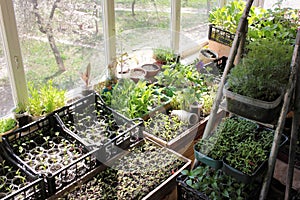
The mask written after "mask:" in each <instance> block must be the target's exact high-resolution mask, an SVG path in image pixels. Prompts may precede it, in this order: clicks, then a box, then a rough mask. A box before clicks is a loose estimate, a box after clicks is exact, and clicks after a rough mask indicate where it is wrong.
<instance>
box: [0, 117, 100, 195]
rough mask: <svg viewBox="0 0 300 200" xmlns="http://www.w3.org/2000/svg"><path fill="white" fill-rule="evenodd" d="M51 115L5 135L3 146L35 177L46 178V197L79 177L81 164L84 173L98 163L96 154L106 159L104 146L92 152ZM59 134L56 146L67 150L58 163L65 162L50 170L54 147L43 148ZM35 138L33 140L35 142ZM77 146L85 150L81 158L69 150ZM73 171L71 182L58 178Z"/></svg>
mask: <svg viewBox="0 0 300 200" xmlns="http://www.w3.org/2000/svg"><path fill="white" fill-rule="evenodd" d="M53 115H54V114H51V115H49V116H47V117H45V118H42V119H40V120H38V121H35V122H33V123H30V124H28V125H27V126H24V127H22V128H20V129H18V130H16V131H15V132H13V133H11V134H9V135H6V136H5V137H3V145H4V149H5V150H6V151H7V152H8V155H9V156H10V157H11V158H13V160H15V161H16V162H17V163H19V164H20V165H21V166H24V167H26V169H27V170H28V171H29V172H30V173H31V174H33V175H34V176H40V177H43V180H44V181H45V188H46V196H51V195H53V194H54V193H55V192H56V191H58V190H60V189H61V188H63V187H64V186H66V185H68V184H70V183H71V182H73V181H75V180H76V179H78V178H80V177H81V176H83V174H82V173H80V172H79V170H78V169H79V166H81V164H84V165H85V172H86V173H87V172H89V171H91V170H92V169H94V168H95V167H96V166H97V165H99V161H97V159H96V156H98V157H100V156H101V157H104V158H105V154H106V152H105V149H104V148H101V149H96V150H95V151H94V152H89V150H88V149H87V148H86V147H85V146H84V145H83V144H82V143H81V142H80V141H79V140H77V139H76V137H74V136H73V135H71V134H69V133H68V132H67V131H66V130H65V129H64V128H63V127H62V126H60V124H59V123H58V122H57V120H56V118H55V117H54V116H53ZM57 134H58V135H59V136H60V137H61V138H63V140H60V146H56V147H55V149H60V148H62V149H61V151H64V153H63V154H60V153H57V154H59V156H60V157H62V159H61V161H59V163H63V165H64V166H63V168H61V170H59V171H56V172H54V173H53V172H50V171H49V168H50V167H51V166H52V164H51V163H49V162H48V160H47V159H48V158H50V157H51V156H52V155H53V154H52V153H50V151H52V150H53V148H49V149H47V148H44V147H42V145H43V146H44V143H45V140H47V141H48V142H49V143H51V142H52V141H50V139H51V138H54V137H57ZM32 141H34V145H31V144H33V143H32ZM75 147H78V148H80V149H81V150H82V153H81V154H80V155H79V157H77V158H75V157H74V156H73V154H71V152H70V150H72V148H75ZM24 154H25V155H30V154H31V155H33V156H32V158H31V159H27V158H25V157H23V155H24ZM69 169H70V170H72V174H74V179H72V180H70V181H69V182H64V183H62V182H60V181H58V179H63V178H64V177H66V176H68V174H70V173H66V172H67V171H68V170H69Z"/></svg>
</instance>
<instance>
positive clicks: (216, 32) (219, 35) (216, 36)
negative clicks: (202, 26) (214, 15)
mask: <svg viewBox="0 0 300 200" xmlns="http://www.w3.org/2000/svg"><path fill="white" fill-rule="evenodd" d="M234 37H235V34H233V33H230V32H228V31H226V30H224V29H222V28H219V27H216V26H215V25H213V24H210V25H209V29H208V39H209V40H213V41H216V42H218V43H221V44H224V45H226V46H230V47H231V45H232V42H233V40H234Z"/></svg>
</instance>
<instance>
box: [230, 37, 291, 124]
mask: <svg viewBox="0 0 300 200" xmlns="http://www.w3.org/2000/svg"><path fill="white" fill-rule="evenodd" d="M247 49H248V53H247V55H245V57H244V58H243V59H242V60H241V62H240V63H239V64H237V65H236V66H235V67H233V68H232V69H231V71H230V74H229V75H228V80H227V83H226V85H225V87H224V95H225V97H226V100H227V109H228V110H229V111H230V112H233V113H236V114H238V115H241V116H243V117H246V118H249V119H254V120H257V121H261V122H265V123H270V122H273V121H274V120H275V119H276V117H278V114H279V111H280V106H281V104H280V103H281V100H282V98H283V91H284V90H285V87H286V85H287V82H288V77H289V73H290V62H291V57H292V49H293V47H292V46H290V45H288V44H283V43H282V42H281V41H279V40H276V38H273V39H260V40H256V41H255V42H252V43H251V44H249V45H248V46H247Z"/></svg>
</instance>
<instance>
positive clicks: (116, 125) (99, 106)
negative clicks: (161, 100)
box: [55, 93, 144, 162]
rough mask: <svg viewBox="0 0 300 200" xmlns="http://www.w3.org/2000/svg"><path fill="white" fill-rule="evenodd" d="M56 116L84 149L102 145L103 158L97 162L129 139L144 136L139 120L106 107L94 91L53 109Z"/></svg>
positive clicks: (118, 149) (132, 139)
mask: <svg viewBox="0 0 300 200" xmlns="http://www.w3.org/2000/svg"><path fill="white" fill-rule="evenodd" d="M55 117H56V119H57V121H58V122H59V124H60V125H61V126H62V127H64V128H65V130H66V131H67V132H68V133H69V134H70V135H73V136H74V137H75V138H76V139H77V140H79V141H80V142H81V143H82V144H84V146H85V147H87V149H89V150H93V149H96V148H102V147H103V148H104V149H105V152H106V157H105V158H104V157H101V160H100V159H98V160H99V161H100V162H106V161H107V160H109V159H110V158H112V157H113V156H115V155H117V154H118V153H120V152H121V151H122V150H124V149H126V148H128V147H129V145H130V144H131V143H132V142H136V140H139V139H141V138H143V129H144V127H143V126H142V124H143V120H142V119H133V120H130V119H128V118H126V117H125V116H123V115H121V114H119V113H118V112H116V111H114V110H113V109H111V108H109V107H107V106H106V105H105V103H104V102H103V100H102V98H101V97H100V95H99V94H97V93H91V94H90V95H88V96H86V97H84V98H82V99H80V100H78V101H76V102H74V103H72V104H70V105H68V106H65V107H64V108H62V109H60V110H58V111H56V114H55ZM86 119H87V120H86ZM87 133H88V134H87ZM98 138H101V139H98ZM100 140H101V141H100Z"/></svg>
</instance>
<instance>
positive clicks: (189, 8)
mask: <svg viewBox="0 0 300 200" xmlns="http://www.w3.org/2000/svg"><path fill="white" fill-rule="evenodd" d="M217 3H218V2H217V1H216V0H200V1H199V0H198V1H195V0H182V1H181V36H180V51H181V52H182V51H186V50H189V49H191V48H194V47H195V46H198V44H199V43H200V42H201V41H203V40H205V39H207V36H208V16H209V11H210V10H211V9H212V8H214V7H216V6H217Z"/></svg>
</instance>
